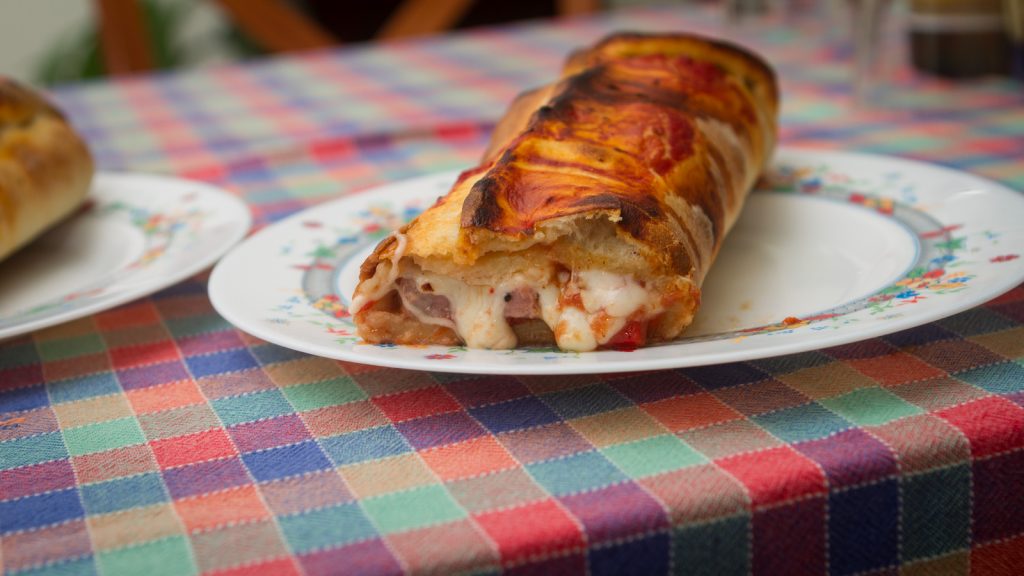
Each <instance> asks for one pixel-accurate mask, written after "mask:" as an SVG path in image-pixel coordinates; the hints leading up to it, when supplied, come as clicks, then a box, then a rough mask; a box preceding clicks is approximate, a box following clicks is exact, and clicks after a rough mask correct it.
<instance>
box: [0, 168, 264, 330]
mask: <svg viewBox="0 0 1024 576" xmlns="http://www.w3.org/2000/svg"><path fill="white" fill-rule="evenodd" d="M251 221H252V219H251V216H250V214H249V209H248V208H247V207H246V206H245V204H244V203H243V202H242V201H241V200H240V199H238V198H236V197H235V196H232V195H231V194H229V193H227V192H225V191H223V190H220V189H218V188H215V187H213V186H210V185H208V184H203V183H200V182H192V181H189V180H182V179H178V178H172V177H168V176H158V175H147V174H129V173H112V172H101V173H99V174H97V175H96V177H95V178H94V179H93V183H92V188H91V190H90V192H89V196H88V198H87V200H86V202H85V204H84V206H82V207H81V208H80V209H79V210H78V212H76V213H75V214H74V215H73V216H71V217H70V218H68V219H67V220H65V221H63V222H61V223H60V224H58V225H57V226H55V227H54V228H52V229H51V230H49V231H48V232H46V233H45V234H43V235H42V236H41V237H39V238H37V239H36V240H34V241H33V242H32V243H31V244H29V245H28V246H26V247H24V248H22V249H21V250H19V251H18V252H16V253H15V254H13V255H12V256H11V257H9V258H7V259H6V260H4V261H2V262H0V339H3V338H9V337H11V336H17V335H19V334H25V333H28V332H32V331H34V330H39V329H41V328H46V327H49V326H53V325H56V324H60V323H63V322H68V321H70V320H75V319H77V318H81V317H83V316H87V315H89V314H94V313H96V312H100V311H102V310H106V309H108V308H112V307H114V306H117V305H119V304H123V303H125V302H128V301H130V300H134V299H136V298H139V297H141V296H145V295H146V294H150V293H152V292H155V291H157V290H160V289H161V288H165V287H167V286H170V285H172V284H175V283H177V282H180V281H181V280H184V279H185V278H188V277H189V276H191V275H193V274H195V273H197V272H199V271H201V270H203V269H204V268H206V267H208V266H210V265H211V264H213V263H214V262H215V261H216V260H217V258H219V257H220V256H222V255H223V254H224V253H225V252H226V251H227V250H228V249H229V248H231V246H233V245H234V244H236V243H237V242H238V241H239V240H241V239H242V238H243V237H244V236H245V233H246V232H247V231H248V230H249V226H250V223H251Z"/></svg>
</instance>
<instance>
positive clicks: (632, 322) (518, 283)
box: [395, 266, 662, 351]
mask: <svg viewBox="0 0 1024 576" xmlns="http://www.w3.org/2000/svg"><path fill="white" fill-rule="evenodd" d="M395 289H396V291H397V292H398V294H399V296H400V297H401V300H402V304H403V305H404V306H405V308H406V309H407V310H408V311H409V312H410V313H412V314H413V315H414V316H415V317H416V318H417V319H418V320H419V321H421V322H424V323H427V324H434V325H439V326H445V327H448V328H451V329H452V330H454V331H455V332H456V333H457V334H458V335H459V337H460V338H462V339H463V340H464V341H465V342H466V344H467V345H468V346H470V347H472V348H492V349H493V348H513V347H515V346H516V345H517V337H516V332H515V330H514V327H515V326H517V325H520V324H522V323H525V322H528V321H531V320H540V321H543V322H544V324H546V325H547V326H548V327H549V328H550V330H551V332H552V334H553V335H554V339H555V341H556V342H557V344H558V346H559V347H560V348H562V349H565V350H574V351H587V350H594V349H597V348H601V347H620V346H621V347H633V346H639V345H642V344H643V341H644V340H645V335H646V326H647V321H648V320H650V319H651V318H652V317H654V316H656V315H657V314H658V313H660V312H661V310H662V306H661V305H660V301H661V299H660V298H658V297H657V295H655V294H653V293H652V292H651V291H650V290H648V289H647V288H646V287H645V286H644V284H643V283H642V282H640V281H638V280H636V279H634V278H633V277H632V276H627V275H620V274H614V273H611V272H605V271H601V270H582V271H576V272H572V273H570V272H569V271H568V270H562V271H560V272H553V273H552V274H551V279H550V280H549V281H547V282H536V281H535V282H532V283H531V282H528V281H527V280H525V279H524V278H522V277H518V276H517V277H513V278H512V279H511V280H510V281H509V283H508V284H507V285H503V286H497V287H490V286H472V285H468V284H466V283H464V282H462V281H460V280H456V279H453V278H449V277H445V276H441V275H437V274H431V273H428V272H424V271H422V270H419V269H418V268H417V267H412V266H410V267H407V268H406V269H404V270H403V271H402V273H401V275H400V276H399V277H398V278H397V279H396V281H395Z"/></svg>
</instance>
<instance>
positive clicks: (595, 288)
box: [538, 270, 657, 352]
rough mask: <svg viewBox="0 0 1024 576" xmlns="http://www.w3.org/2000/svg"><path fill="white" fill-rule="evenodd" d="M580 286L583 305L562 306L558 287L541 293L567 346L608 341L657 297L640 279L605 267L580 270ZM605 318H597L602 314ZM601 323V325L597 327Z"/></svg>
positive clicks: (549, 319)
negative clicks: (600, 320)
mask: <svg viewBox="0 0 1024 576" xmlns="http://www.w3.org/2000/svg"><path fill="white" fill-rule="evenodd" d="M575 277H576V286H575V287H576V289H577V290H578V291H579V295H580V300H581V301H582V302H583V309H582V310H581V309H579V308H576V307H574V306H561V305H560V304H559V302H558V289H557V288H556V287H554V286H550V285H549V286H545V287H544V288H543V289H541V290H538V292H539V294H540V305H541V316H542V318H543V319H544V322H546V323H547V325H548V326H550V327H551V329H552V331H553V332H554V333H555V341H556V342H557V343H558V347H559V348H562V349H563V350H573V351H576V352H586V351H589V350H593V349H595V348H597V347H598V346H599V345H601V344H604V343H606V342H608V340H610V339H611V338H612V336H614V335H616V334H618V333H619V331H620V330H622V328H623V327H624V326H625V325H626V321H627V320H628V319H629V317H630V316H631V315H633V314H634V313H636V312H637V311H639V310H642V309H644V310H647V311H648V312H650V311H653V310H654V305H653V304H652V303H653V302H656V301H657V300H656V298H655V297H654V296H653V295H652V294H650V293H649V292H648V291H647V290H646V289H645V288H644V287H643V286H641V285H640V284H639V283H638V282H637V281H636V280H633V278H631V277H629V276H622V275H619V274H613V273H611V272H605V271H603V270H583V271H579V272H576V274H575ZM602 315H603V316H604V317H605V318H604V321H603V322H600V323H598V322H596V321H597V319H598V317H599V316H602ZM595 324H598V325H599V327H600V329H595Z"/></svg>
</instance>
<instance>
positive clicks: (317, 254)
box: [267, 164, 1018, 360]
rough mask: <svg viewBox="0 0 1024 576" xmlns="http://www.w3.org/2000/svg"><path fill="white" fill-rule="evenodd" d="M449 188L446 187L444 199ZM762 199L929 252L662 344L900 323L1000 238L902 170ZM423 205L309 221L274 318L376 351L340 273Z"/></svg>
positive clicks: (816, 177)
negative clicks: (960, 216) (857, 214)
mask: <svg viewBox="0 0 1024 576" xmlns="http://www.w3.org/2000/svg"><path fill="white" fill-rule="evenodd" d="M446 191H447V190H446V189H445V190H443V191H442V194H443V193H444V192H446ZM759 192H771V193H783V194H808V195H815V196H819V197H823V198H827V199H831V200H835V201H839V202H846V203H852V204H856V205H859V206H862V207H864V208H867V209H871V210H874V211H876V212H878V213H880V214H882V215H883V216H885V217H888V218H893V219H895V220H897V221H898V222H900V223H901V224H902V225H904V226H906V227H907V228H908V229H909V230H910V231H911V232H913V233H914V234H915V235H916V236H917V237H918V239H919V242H920V243H921V250H919V254H918V258H917V261H916V262H915V263H914V265H913V266H911V268H910V269H909V270H908V271H907V272H906V273H905V274H904V275H903V277H901V278H900V279H899V280H897V281H896V282H894V283H892V284H891V285H889V286H886V287H884V288H882V289H881V290H878V291H877V292H875V293H874V294H872V295H870V296H868V297H865V298H862V299H859V300H855V301H852V302H847V303H845V304H842V305H840V306H836V307H834V308H830V309H828V310H823V311H820V312H818V313H815V314H809V315H804V316H803V317H799V318H798V317H786V318H782V319H780V320H779V321H778V322H774V323H771V324H765V325H761V326H756V327H751V328H745V329H740V330H735V331H730V332H722V333H717V334H709V335H704V336H697V337H692V338H685V337H684V338H681V339H679V340H675V341H673V342H668V343H664V344H661V345H677V344H682V343H687V342H701V341H709V340H732V341H734V342H739V341H742V340H744V339H746V338H749V337H753V336H772V335H775V334H785V333H792V332H794V331H796V330H804V329H806V330H830V329H833V330H834V329H839V328H841V327H842V326H845V325H848V324H851V323H854V322H862V321H865V320H879V321H885V320H891V319H895V318H899V317H901V316H902V312H901V308H903V307H905V306H909V305H913V304H916V303H918V302H921V301H922V300H925V299H928V298H932V297H937V296H942V295H945V294H950V293H955V292H959V291H961V290H966V289H967V288H968V287H969V285H970V282H971V280H973V279H974V278H975V277H976V275H977V270H976V265H977V264H978V263H977V262H974V261H972V260H970V259H968V258H967V257H969V255H970V253H971V252H972V250H971V248H970V246H969V244H970V243H972V242H977V241H982V242H992V243H997V242H998V239H999V237H1000V233H999V232H996V231H990V230H986V231H983V232H981V233H977V234H973V235H966V234H957V232H958V231H960V230H961V228H962V225H960V224H952V225H943V224H942V223H940V222H938V221H937V220H935V219H934V218H933V217H931V216H930V215H928V214H927V212H925V211H924V210H921V209H919V208H917V207H915V205H916V204H917V202H918V198H917V193H916V187H915V185H914V183H913V182H910V181H908V179H907V178H905V177H904V175H903V174H902V173H900V172H898V171H893V172H889V173H886V174H885V175H884V176H883V178H882V179H881V181H871V180H868V179H857V178H853V177H851V176H849V175H847V174H845V173H843V172H839V171H835V170H833V169H831V168H830V167H829V166H827V165H825V164H821V165H817V166H796V165H792V164H782V165H780V166H776V167H775V168H773V169H772V171H771V172H770V173H769V174H767V175H766V176H765V177H764V178H762V180H761V182H759V184H758V186H757V188H756V189H755V190H754V192H753V193H759ZM424 204H425V202H424V203H415V202H413V203H408V204H406V205H404V206H392V205H391V204H389V203H387V202H375V203H373V204H371V205H370V207H369V208H367V209H366V210H363V211H362V212H359V213H357V214H355V215H354V216H353V220H352V225H350V226H345V227H332V226H328V225H325V224H324V223H322V222H315V221H308V222H303V227H305V228H308V229H313V230H316V231H323V232H324V233H323V234H319V235H317V236H316V238H314V239H313V246H312V247H307V248H300V247H299V246H297V245H296V243H295V242H294V241H293V242H292V243H289V244H287V245H285V246H283V247H282V248H281V255H282V256H285V257H288V258H294V259H295V260H297V262H295V263H294V264H292V265H293V266H294V267H295V268H296V269H299V270H301V271H302V273H303V276H302V287H301V288H299V289H296V290H295V291H294V293H293V294H291V295H289V296H288V297H287V298H286V299H285V301H283V302H282V303H280V304H278V305H277V306H275V307H274V308H273V309H272V310H271V312H272V315H271V316H270V317H268V318H267V320H268V321H269V322H271V323H274V324H290V323H291V322H293V321H303V322H307V323H310V324H313V325H316V326H319V327H320V328H322V329H323V330H324V331H326V332H327V333H328V334H330V335H332V336H334V337H335V341H336V342H337V343H338V344H341V345H363V346H371V344H368V343H365V342H363V341H362V340H361V339H360V338H359V337H358V335H357V334H356V328H355V325H354V323H353V322H352V319H351V316H350V315H349V313H348V309H347V308H346V306H345V304H344V302H345V300H347V298H345V297H344V296H343V295H341V294H339V293H338V292H337V277H338V273H339V270H340V268H341V267H342V266H343V265H344V264H345V263H346V262H347V261H348V260H349V259H351V257H352V256H353V255H354V254H356V253H359V252H360V251H362V250H363V249H364V248H365V247H366V246H367V245H369V244H376V243H377V242H379V241H380V240H381V239H383V238H384V237H386V236H387V235H388V234H390V233H391V231H392V230H396V229H398V228H399V227H400V226H401V225H403V224H404V223H406V222H408V221H409V220H411V219H412V218H414V217H415V216H416V215H417V214H419V213H420V212H421V211H422V210H424V209H425V208H426V206H425V205H424ZM1016 258H1018V255H1016V254H1005V255H1001V256H998V257H995V258H991V259H990V260H989V262H990V263H999V262H1008V261H1011V260H1014V259H1016ZM372 346H376V347H378V348H383V349H389V348H392V349H393V348H398V346H396V345H393V344H376V345H372ZM403 348H416V347H414V346H403ZM423 348H426V347H425V346H424V347H423ZM467 350H468V349H467V348H466V347H464V346H453V347H448V348H447V349H446V350H445V351H444V352H437V351H436V348H434V347H432V350H431V351H430V352H429V353H427V354H424V358H426V359H429V360H455V359H458V358H459V357H460V355H461V354H462V353H465V352H466V351H467ZM498 352H499V353H502V354H507V355H513V356H514V355H529V356H530V357H532V358H537V357H540V358H542V359H545V360H553V359H556V358H564V357H566V356H579V355H580V353H578V352H568V351H563V350H559V349H558V348H556V347H543V348H537V347H534V348H519V349H514V350H503V351H498ZM627 352H628V351H623V353H627Z"/></svg>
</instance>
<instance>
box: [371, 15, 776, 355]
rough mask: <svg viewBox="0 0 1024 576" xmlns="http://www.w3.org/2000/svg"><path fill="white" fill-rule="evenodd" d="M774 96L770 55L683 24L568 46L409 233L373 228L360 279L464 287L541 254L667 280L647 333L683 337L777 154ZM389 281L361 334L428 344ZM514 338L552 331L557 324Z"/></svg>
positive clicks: (532, 339) (518, 269) (529, 264)
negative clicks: (559, 64) (433, 278)
mask: <svg viewBox="0 0 1024 576" xmlns="http://www.w3.org/2000/svg"><path fill="white" fill-rule="evenodd" d="M778 104H779V103H778V88H777V86H776V81H775V76H774V74H773V73H772V71H771V69H770V68H769V67H768V65H767V64H765V63H764V61H762V60H761V59H760V58H758V57H757V56H755V55H753V54H751V53H749V52H747V51H746V50H743V49H742V48H739V47H737V46H734V45H731V44H728V43H724V42H720V41H716V40H711V39H707V38H702V37H698V36H694V35H684V34H675V35H674V34H663V35H643V34H633V33H629V34H616V35H613V36H610V37H608V38H606V39H605V40H603V41H601V42H600V43H598V44H596V45H595V46H593V47H592V48H590V49H587V50H581V51H577V52H575V53H573V54H572V55H571V56H570V58H569V59H568V61H567V63H566V66H565V69H564V73H563V77H562V78H561V79H560V80H559V81H558V82H556V83H553V84H551V85H548V86H544V87H541V88H538V89H535V90H532V91H529V92H525V93H523V94H521V95H520V96H519V97H517V98H516V99H515V101H514V102H513V103H512V104H511V105H510V107H509V109H508V111H507V112H506V114H505V116H504V117H503V118H502V119H501V121H500V122H499V123H498V125H497V126H496V128H495V131H494V134H493V135H492V139H491V143H490V145H489V146H488V148H487V151H486V152H485V154H484V157H483V160H482V162H481V165H480V166H478V167H476V168H474V169H471V170H468V171H466V172H465V173H463V175H462V176H461V177H460V178H459V179H458V181H457V182H456V183H455V184H454V186H453V187H452V189H451V191H450V192H449V193H448V194H447V195H446V196H445V197H443V198H441V199H439V200H438V202H437V203H436V204H435V205H434V206H433V207H431V208H430V209H428V210H427V211H426V212H424V213H423V214H421V215H420V216H419V217H418V218H417V219H416V220H414V221H413V222H411V223H410V224H409V225H408V226H406V227H405V228H404V229H403V230H402V231H401V232H402V234H403V241H402V242H401V243H399V242H397V241H396V240H395V239H394V238H389V239H387V240H385V241H383V242H381V243H380V245H379V246H378V247H377V249H376V250H375V251H374V253H373V255H371V256H370V257H369V258H368V259H367V261H366V262H365V263H364V264H363V268H362V269H361V274H360V277H361V280H362V283H361V284H360V286H359V287H358V288H357V294H363V295H364V296H365V294H366V293H368V292H370V290H369V289H368V288H364V284H365V286H374V287H378V288H379V285H380V284H379V282H376V280H379V279H380V278H383V277H384V276H385V275H386V274H387V273H388V271H390V270H391V266H392V265H393V263H394V262H396V261H402V262H409V263H411V264H412V265H413V266H414V267H416V268H417V269H421V270H423V271H428V272H431V273H435V274H442V275H447V276H450V277H455V278H458V279H460V280H461V281H463V282H465V283H466V284H467V285H471V286H488V285H489V286H496V285H498V284H499V283H501V282H503V281H505V280H507V279H508V278H510V277H513V276H514V277H520V276H523V275H527V276H528V275H530V274H531V273H535V272H536V270H537V269H538V267H540V268H544V267H548V268H550V267H551V266H554V267H556V268H557V267H563V268H565V269H569V270H605V271H608V272H611V273H614V274H619V275H624V276H631V277H634V278H638V279H642V280H643V281H644V282H645V283H646V286H647V288H648V289H649V290H652V291H653V293H655V294H661V295H662V308H661V313H660V314H659V315H658V316H657V317H653V318H648V320H649V325H648V327H647V337H648V341H649V342H656V341H663V340H670V339H673V338H676V337H678V335H679V334H680V333H681V332H682V330H683V329H685V327H686V326H687V325H688V324H689V323H690V322H691V321H692V318H693V314H694V313H695V311H696V309H697V307H698V305H699V301H700V290H699V286H700V284H701V283H702V282H703V279H704V276H705V275H706V273H707V271H708V269H709V267H710V266H711V263H712V262H713V260H714V258H715V256H716V254H717V252H718V250H719V248H720V246H721V244H722V240H723V238H724V236H725V234H726V233H727V232H728V230H729V228H730V227H731V226H732V224H733V223H734V222H735V220H736V218H737V216H738V214H739V210H740V208H741V206H742V204H743V201H744V199H745V197H746V195H747V193H748V191H749V189H750V188H751V187H752V186H753V184H754V182H755V180H756V178H757V177H758V175H759V174H760V172H761V170H762V169H763V168H764V167H765V166H766V164H767V163H768V161H769V160H770V157H771V153H772V149H773V147H774V143H775V138H776V116H777V112H778ZM378 288H375V289H374V290H375V293H378V292H379V289H378ZM380 296H381V295H380V294H378V295H377V298H378V301H376V302H375V303H374V304H372V305H368V306H366V307H365V308H363V309H362V310H361V311H357V313H356V315H355V316H356V317H355V320H356V324H357V325H358V326H359V329H360V334H361V335H362V336H363V337H364V338H367V339H368V340H370V341H373V342H396V343H419V344H423V343H434V341H433V340H403V339H401V338H398V337H397V336H396V334H399V333H400V334H406V335H408V334H411V333H413V332H415V330H413V329H412V327H411V326H410V324H411V325H416V324H419V323H420V322H419V320H417V319H416V318H415V317H413V316H411V315H410V314H408V313H407V312H405V311H404V308H403V307H402V305H401V303H399V304H398V305H397V307H396V308H395V309H394V310H391V309H390V308H389V305H388V304H386V303H384V302H383V300H385V299H386V298H381V297H380ZM388 314H391V316H390V317H389V316H388ZM534 323H535V324H536V321H535V322H534ZM431 329H433V328H431ZM524 330H525V328H519V329H517V330H516V331H517V333H518V332H523V331H524ZM453 335H454V332H451V333H446V334H444V335H443V336H444V337H443V338H441V340H438V342H441V341H442V340H443V341H445V342H448V341H449V340H450V339H451V337H452V336H453ZM517 337H518V339H519V341H520V342H519V343H520V344H521V345H522V344H527V343H539V342H544V343H547V341H546V340H547V339H549V338H551V331H550V330H548V331H547V332H545V331H544V330H541V329H537V327H536V326H534V327H533V328H531V329H530V330H527V331H526V332H524V333H521V334H517Z"/></svg>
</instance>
